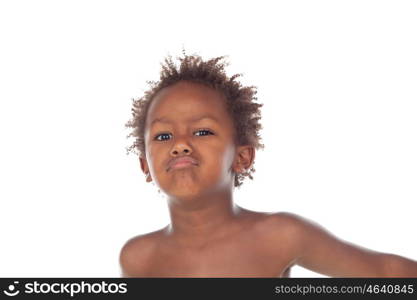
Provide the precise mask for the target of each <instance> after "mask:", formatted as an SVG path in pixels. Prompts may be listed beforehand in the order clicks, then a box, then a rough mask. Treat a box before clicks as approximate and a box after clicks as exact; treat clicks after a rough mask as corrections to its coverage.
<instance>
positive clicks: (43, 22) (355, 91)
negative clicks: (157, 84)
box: [0, 0, 417, 277]
mask: <svg viewBox="0 0 417 300" xmlns="http://www.w3.org/2000/svg"><path fill="white" fill-rule="evenodd" d="M416 15H417V4H416V2H415V1H352V0H351V1H252V2H245V1H205V2H203V1H2V2H1V4H0V44H1V45H0V137H1V140H0V143H1V147H0V212H1V217H0V237H1V247H0V276H3V277H4V276H10V277H15V276H51V277H53V276H62V277H67V276H94V277H95V276H100V277H117V276H119V275H120V273H119V265H118V255H119V250H120V248H121V247H122V245H123V243H124V242H125V241H126V240H127V239H129V238H131V237H132V236H134V235H137V234H141V233H145V232H148V231H152V230H156V229H159V228H160V227H162V226H165V225H166V224H167V222H169V219H168V213H167V207H166V203H165V199H164V198H163V196H162V195H159V194H158V192H157V188H156V187H155V186H154V185H152V184H146V183H145V178H144V176H143V175H142V173H141V171H140V168H139V163H138V159H137V157H134V155H129V156H127V155H126V150H125V147H126V146H128V145H130V143H131V142H132V140H128V139H126V135H127V134H128V133H129V131H128V130H126V129H125V128H124V124H125V123H126V122H127V121H128V119H130V117H131V112H130V108H131V99H132V98H138V97H141V96H142V94H143V92H144V91H145V90H146V88H147V85H146V83H145V82H146V80H157V79H158V74H159V63H160V62H161V61H162V60H163V58H164V57H165V56H166V55H167V54H172V55H174V56H177V55H179V54H180V53H181V50H182V47H184V48H185V49H186V50H187V51H188V53H198V54H201V55H202V56H203V57H204V58H211V57H214V56H220V55H229V61H230V63H231V65H230V67H229V68H228V72H229V74H230V75H232V74H234V73H243V74H244V78H243V80H242V81H243V83H244V84H247V85H256V86H257V87H258V91H259V94H258V98H259V102H261V103H264V108H263V120H262V122H263V125H264V130H263V133H262V134H263V141H264V144H265V150H264V151H261V152H258V153H257V157H256V164H255V167H256V169H257V171H256V173H255V179H254V181H251V182H246V183H245V184H244V185H243V186H242V188H241V190H238V191H237V192H236V195H235V199H236V202H237V203H238V204H239V205H241V206H243V207H246V208H249V209H253V210H257V211H288V212H293V213H296V214H299V215H301V216H303V217H305V218H308V219H310V220H313V221H315V222H317V223H319V224H321V225H322V226H323V227H325V228H326V229H327V230H329V231H330V232H332V233H333V234H335V235H336V236H338V237H340V238H342V239H344V240H346V241H349V242H352V243H354V244H357V245H361V246H363V247H366V248H370V249H373V250H377V251H381V252H390V253H395V254H399V255H403V256H406V257H409V258H412V259H417V238H416V228H417V219H416V218H415V216H416V204H415V202H416V199H417V188H416V182H417V158H416V153H417V134H416V130H417V118H416V116H417V103H416V101H417V88H416V81H417V55H416V53H417V39H416V37H417V18H416ZM292 276H295V277H301V276H313V277H316V276H323V275H320V274H316V273H312V272H309V271H306V270H304V269H302V268H299V267H295V268H294V269H293V272H292Z"/></svg>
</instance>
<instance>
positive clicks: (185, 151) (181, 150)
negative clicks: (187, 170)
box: [171, 140, 193, 156]
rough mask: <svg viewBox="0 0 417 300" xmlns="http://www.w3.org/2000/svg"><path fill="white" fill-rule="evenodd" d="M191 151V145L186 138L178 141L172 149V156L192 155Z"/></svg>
mask: <svg viewBox="0 0 417 300" xmlns="http://www.w3.org/2000/svg"><path fill="white" fill-rule="evenodd" d="M191 153H193V150H192V148H191V146H190V145H189V144H188V143H186V142H185V141H184V140H180V141H177V142H176V143H175V144H174V146H173V147H172V150H171V155H172V156H178V155H190V154H191Z"/></svg>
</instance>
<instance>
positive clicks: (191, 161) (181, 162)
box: [167, 156, 198, 171]
mask: <svg viewBox="0 0 417 300" xmlns="http://www.w3.org/2000/svg"><path fill="white" fill-rule="evenodd" d="M190 165H196V166H197V165H198V162H197V160H196V159H195V158H192V157H191V156H180V157H175V158H173V159H171V160H170V161H169V162H168V168H167V171H169V170H171V169H180V168H184V167H187V166H190Z"/></svg>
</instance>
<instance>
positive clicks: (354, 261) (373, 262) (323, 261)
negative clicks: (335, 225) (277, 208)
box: [284, 213, 417, 277]
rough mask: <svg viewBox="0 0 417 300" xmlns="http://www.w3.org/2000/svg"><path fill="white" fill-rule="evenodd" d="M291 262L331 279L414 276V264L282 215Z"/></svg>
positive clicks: (286, 214) (296, 217) (316, 225)
mask: <svg viewBox="0 0 417 300" xmlns="http://www.w3.org/2000/svg"><path fill="white" fill-rule="evenodd" d="M284 215H285V218H287V219H288V220H287V224H288V230H289V232H290V234H291V236H292V237H293V238H294V239H295V243H294V252H295V254H296V257H295V259H294V263H295V264H298V265H300V266H302V267H305V268H307V269H310V270H313V271H315V272H318V273H322V274H325V275H328V276H332V277H417V262H416V261H413V260H411V259H407V258H404V257H401V256H399V255H394V254H386V253H380V252H376V251H372V250H369V249H366V248H363V247H360V246H357V245H354V244H351V243H349V242H346V241H343V240H340V239H338V238H337V237H335V236H334V235H332V234H331V233H330V232H328V231H326V230H325V229H324V228H322V227H321V226H319V225H318V224H316V223H313V222H310V221H308V220H306V219H304V218H301V217H299V216H296V215H293V214H288V213H285V214H284Z"/></svg>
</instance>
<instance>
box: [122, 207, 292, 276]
mask: <svg viewBox="0 0 417 300" xmlns="http://www.w3.org/2000/svg"><path fill="white" fill-rule="evenodd" d="M268 222H269V221H268V214H265V213H258V212H252V211H248V210H245V211H244V212H243V213H242V214H241V215H240V216H239V218H238V220H237V222H236V223H235V226H230V228H227V229H225V230H224V231H223V232H220V233H219V234H218V235H216V237H214V238H212V239H210V240H207V241H205V240H204V238H203V239H201V241H199V242H198V243H194V242H190V241H188V240H178V239H176V238H175V237H174V235H170V234H169V233H168V231H167V229H166V228H165V229H162V230H159V231H156V232H152V233H149V234H146V235H143V236H139V237H136V238H134V239H132V240H131V241H130V242H129V243H128V244H127V247H126V246H125V247H124V251H122V253H123V252H124V254H122V255H124V256H125V258H122V259H123V260H124V262H123V263H122V267H123V272H124V275H125V276H131V277H289V271H290V267H291V266H292V263H293V260H294V256H293V251H292V247H293V245H292V242H291V240H292V239H291V237H290V234H289V232H288V230H286V226H285V218H283V221H282V230H281V231H280V232H277V231H276V230H272V231H271V230H270V229H269V228H271V226H269V224H268ZM275 228H276V226H275Z"/></svg>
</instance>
